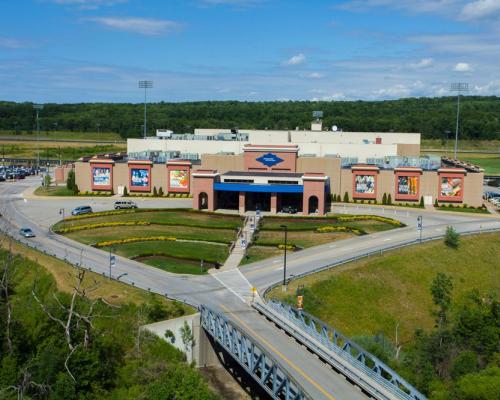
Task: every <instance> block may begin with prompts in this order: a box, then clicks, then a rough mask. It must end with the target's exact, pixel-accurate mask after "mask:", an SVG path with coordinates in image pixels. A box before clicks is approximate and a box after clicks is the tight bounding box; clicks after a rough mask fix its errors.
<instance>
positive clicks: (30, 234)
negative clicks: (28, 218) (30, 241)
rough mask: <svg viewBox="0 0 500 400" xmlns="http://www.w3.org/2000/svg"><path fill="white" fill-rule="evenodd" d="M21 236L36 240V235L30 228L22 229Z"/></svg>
mask: <svg viewBox="0 0 500 400" xmlns="http://www.w3.org/2000/svg"><path fill="white" fill-rule="evenodd" d="M19 234H20V235H21V236H23V237H25V238H34V237H35V234H34V233H33V231H32V230H31V229H30V228H21V230H20V231H19Z"/></svg>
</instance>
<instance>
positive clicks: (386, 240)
mask: <svg viewBox="0 0 500 400" xmlns="http://www.w3.org/2000/svg"><path fill="white" fill-rule="evenodd" d="M389 240H392V238H387V239H384V242H388V241H389Z"/></svg>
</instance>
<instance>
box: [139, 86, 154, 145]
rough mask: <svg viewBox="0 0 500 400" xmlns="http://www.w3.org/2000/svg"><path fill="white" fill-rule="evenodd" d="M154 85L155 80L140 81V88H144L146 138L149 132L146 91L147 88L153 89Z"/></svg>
mask: <svg viewBox="0 0 500 400" xmlns="http://www.w3.org/2000/svg"><path fill="white" fill-rule="evenodd" d="M152 87H153V81H139V89H144V139H146V132H147V113H146V104H147V98H146V93H147V89H151V88H152Z"/></svg>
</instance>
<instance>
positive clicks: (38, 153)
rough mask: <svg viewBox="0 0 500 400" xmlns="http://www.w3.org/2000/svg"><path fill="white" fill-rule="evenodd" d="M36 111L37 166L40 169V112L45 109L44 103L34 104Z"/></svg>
mask: <svg viewBox="0 0 500 400" xmlns="http://www.w3.org/2000/svg"><path fill="white" fill-rule="evenodd" d="M33 108H34V109H35V111H36V167H37V170H38V169H40V122H39V120H38V113H39V111H40V110H42V109H43V104H33Z"/></svg>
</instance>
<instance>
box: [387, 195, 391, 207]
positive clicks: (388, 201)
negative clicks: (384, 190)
mask: <svg viewBox="0 0 500 400" xmlns="http://www.w3.org/2000/svg"><path fill="white" fill-rule="evenodd" d="M387 204H388V205H391V204H392V198H391V194H390V193H389V194H388V195H387Z"/></svg>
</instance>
